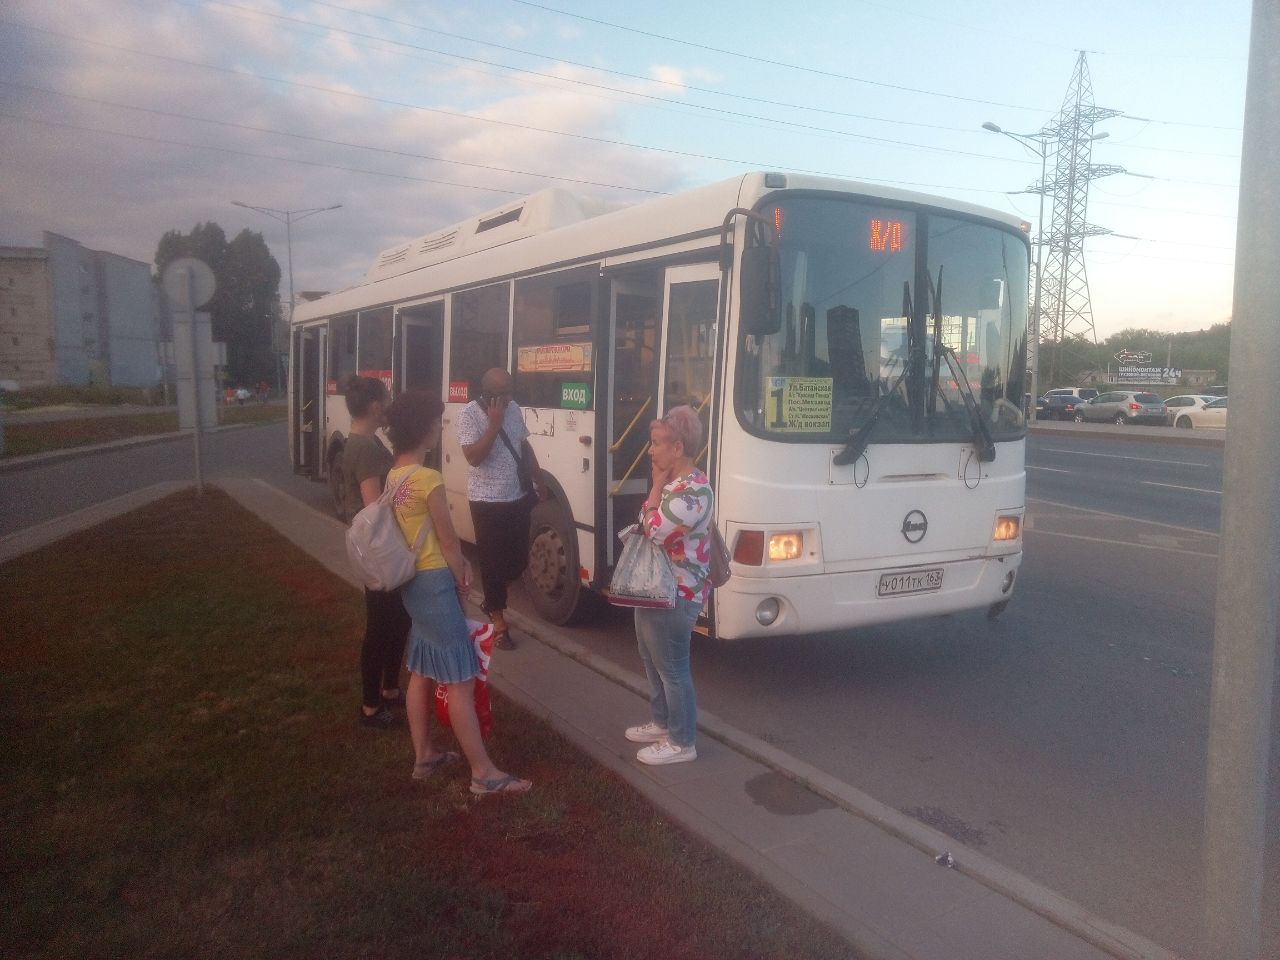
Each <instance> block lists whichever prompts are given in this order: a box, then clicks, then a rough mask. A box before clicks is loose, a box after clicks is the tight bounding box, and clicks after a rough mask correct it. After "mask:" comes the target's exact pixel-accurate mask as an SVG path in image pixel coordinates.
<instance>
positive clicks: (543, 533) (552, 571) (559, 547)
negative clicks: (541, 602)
mask: <svg viewBox="0 0 1280 960" xmlns="http://www.w3.org/2000/svg"><path fill="white" fill-rule="evenodd" d="M565 571H566V566H565V550H564V544H563V543H562V542H561V541H560V537H559V535H558V534H557V533H556V532H555V531H554V530H552V529H549V528H544V529H542V530H539V531H538V532H537V534H536V535H535V536H534V538H533V541H532V542H531V543H530V544H529V576H530V579H532V580H533V582H534V584H535V585H536V586H537V588H538V589H539V590H540V591H541V592H542V593H544V594H548V595H552V594H555V593H556V592H558V591H559V590H561V589H562V588H563V586H564V583H565Z"/></svg>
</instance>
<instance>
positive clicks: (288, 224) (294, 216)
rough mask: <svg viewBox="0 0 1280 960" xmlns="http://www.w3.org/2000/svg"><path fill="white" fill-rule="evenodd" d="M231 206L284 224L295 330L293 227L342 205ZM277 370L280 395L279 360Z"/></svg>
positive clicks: (291, 320) (290, 298)
mask: <svg viewBox="0 0 1280 960" xmlns="http://www.w3.org/2000/svg"><path fill="white" fill-rule="evenodd" d="M231 205H232V206H235V207H244V208H245V209H246V210H256V211H257V212H258V213H265V214H266V215H267V216H268V217H271V218H272V219H273V220H279V221H280V222H281V223H283V224H284V235H285V248H286V251H287V256H288V261H289V328H290V329H293V305H294V296H293V225H294V223H295V222H296V221H298V220H305V219H306V218H307V217H310V216H313V215H315V214H317V213H327V212H328V211H330V210H337V209H338V208H339V207H341V206H342V204H340V203H335V204H333V206H330V207H308V208H307V209H305V210H276V209H275V208H274V207H255V206H254V205H253V204H251V203H241V202H240V201H239V200H232V201H231ZM271 339H272V348H273V349H272V353H274V352H275V350H274V346H275V344H274V341H275V337H272V338H271ZM275 368H276V392H277V393H280V392H282V391H283V389H284V384H283V383H282V381H281V375H280V362H279V360H278V359H277V360H276V363H275Z"/></svg>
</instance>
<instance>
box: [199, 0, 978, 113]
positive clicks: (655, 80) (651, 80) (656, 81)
mask: <svg viewBox="0 0 1280 960" xmlns="http://www.w3.org/2000/svg"><path fill="white" fill-rule="evenodd" d="M182 2H184V3H186V5H188V6H199V7H204V8H210V7H225V8H227V9H228V10H232V11H237V12H238V14H239V13H247V14H251V15H255V16H260V17H269V18H273V19H286V20H291V21H292V22H294V23H298V24H305V25H307V26H311V27H314V28H315V29H317V30H323V31H326V32H332V33H345V34H348V35H349V36H369V35H367V34H359V33H355V32H353V31H349V30H344V29H342V28H339V27H332V26H329V25H327V24H318V23H314V22H313V21H310V20H302V19H299V18H287V17H283V15H280V14H273V13H268V12H267V11H261V10H255V9H253V8H249V7H240V6H237V5H235V4H231V3H226V2H223V0H204V2H201V0H182ZM313 2H317V0H313ZM321 5H323V6H328V7H331V8H333V9H335V10H339V11H342V12H345V13H351V14H354V15H357V16H362V17H367V18H369V19H372V20H379V21H382V22H384V23H388V24H391V25H393V26H397V27H409V28H411V29H414V30H421V31H423V32H424V33H434V34H438V35H440V36H444V37H449V38H451V39H455V40H464V41H466V42H468V43H475V44H478V45H480V46H483V47H492V48H494V49H495V50H505V51H507V52H508V53H518V54H520V55H521V56H527V57H536V58H538V59H539V60H554V61H556V62H557V63H563V64H565V65H567V66H571V67H580V68H581V69H583V70H590V71H592V72H594V73H604V74H608V75H610V76H615V77H622V78H624V79H627V80H637V81H640V82H641V83H646V84H651V85H659V86H664V87H679V88H681V89H683V90H690V91H693V92H694V93H704V94H707V95H709V96H714V97H724V98H727V99H731V100H741V101H744V102H747V103H760V104H764V105H766V106H771V107H782V108H784V109H787V110H806V111H808V112H810V113H820V114H825V115H827V116H833V117H846V118H849V119H853V120H869V121H871V122H873V123H888V124H895V125H898V126H906V127H921V128H924V129H928V130H947V131H951V132H954V133H969V132H970V130H969V128H968V127H954V126H948V125H946V124H939V123H924V122H923V121H919V120H900V119H895V118H891V117H877V116H874V115H872V114H866V113H851V112H849V111H847V110H832V109H829V108H826V107H814V106H809V105H807V104H803V103H791V102H789V101H786V100H771V99H769V98H767V97H754V96H748V95H747V94H742V93H732V92H730V91H727V90H715V89H712V88H710V87H699V86H695V85H693V84H688V83H677V82H675V81H672V80H663V79H661V78H659V77H646V76H643V75H641V74H637V73H627V72H626V71H624V70H615V69H612V68H610V67H602V66H600V65H598V64H590V63H583V62H582V61H580V60H569V59H567V58H564V57H558V56H557V57H552V56H550V55H549V54H544V53H538V52H537V51H534V50H523V49H521V48H519V47H510V46H505V45H503V44H500V43H493V42H492V41H490V40H481V39H479V38H477V37H468V36H464V35H462V34H458V33H449V32H447V31H444V30H437V29H435V28H433V27H426V26H423V25H421V24H418V23H413V22H412V21H409V20H398V19H396V18H394V17H388V16H384V15H381V14H376V13H369V12H367V11H364V10H353V9H350V8H348V7H340V6H337V5H335V4H329V3H325V4H321ZM238 14H237V15H238ZM373 39H375V40H379V41H381V42H384V43H388V44H392V45H395V46H406V47H410V48H412V49H415V50H420V51H422V52H424V53H433V54H436V55H437V56H442V57H452V58H454V59H456V60H465V61H468V62H470V63H480V64H484V65H486V66H493V67H498V68H499V69H502V70H511V71H514V72H516V73H524V74H529V75H530V76H535V77H543V78H545V79H549V80H554V81H557V82H559V83H571V84H575V85H578V86H586V87H594V88H596V89H601V90H608V91H612V92H617V93H622V94H624V95H626V96H630V97H639V98H643V99H652V100H659V101H661V102H664V103H671V104H677V105H680V106H685V107H692V108H696V109H700V110H716V109H717V108H715V107H708V106H705V105H703V104H696V103H689V102H686V101H682V100H673V99H670V98H664V97H658V96H655V95H653V94H644V93H639V92H636V91H632V90H625V89H622V88H619V87H609V86H605V85H604V84H596V83H592V82H590V81H588V80H580V79H576V78H573V77H557V76H555V75H554V74H548V73H540V72H538V71H537V70H529V69H527V68H524V67H516V66H512V65H511V64H506V63H498V62H496V61H492V60H482V59H480V58H479V57H469V56H466V55H464V54H460V53H451V52H450V51H447V50H437V49H435V48H432V47H424V46H420V45H417V44H410V43H407V42H405V41H399V40H392V39H389V38H386V37H373ZM725 112H730V113H732V111H725ZM736 115H739V116H747V117H749V116H752V115H751V114H736Z"/></svg>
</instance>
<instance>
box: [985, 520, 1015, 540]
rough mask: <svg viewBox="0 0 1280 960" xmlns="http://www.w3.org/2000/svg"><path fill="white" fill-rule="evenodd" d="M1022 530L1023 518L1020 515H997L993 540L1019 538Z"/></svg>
mask: <svg viewBox="0 0 1280 960" xmlns="http://www.w3.org/2000/svg"><path fill="white" fill-rule="evenodd" d="M1021 530H1022V518H1021V517H1018V516H1016V515H1015V516H1000V517H996V529H995V533H993V534H992V535H991V539H992V540H997V541H999V540H1017V539H1018V534H1019V532H1021Z"/></svg>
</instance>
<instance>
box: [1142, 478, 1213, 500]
mask: <svg viewBox="0 0 1280 960" xmlns="http://www.w3.org/2000/svg"><path fill="white" fill-rule="evenodd" d="M1141 482H1142V483H1145V484H1146V485H1147V486H1148V487H1168V488H1169V489H1170V490H1191V491H1193V492H1194V493H1212V494H1213V495H1214V496H1215V497H1220V496H1222V491H1221V490H1206V489H1205V488H1204V487H1184V486H1182V485H1180V484H1177V483H1156V481H1154V480H1143V481H1141Z"/></svg>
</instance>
